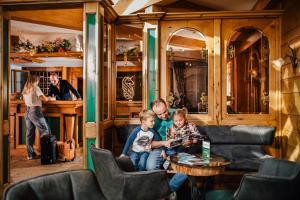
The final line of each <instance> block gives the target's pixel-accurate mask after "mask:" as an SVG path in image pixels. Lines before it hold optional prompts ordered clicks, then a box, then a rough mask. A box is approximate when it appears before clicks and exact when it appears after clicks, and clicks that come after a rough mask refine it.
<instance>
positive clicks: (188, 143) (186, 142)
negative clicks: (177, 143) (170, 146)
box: [182, 140, 192, 147]
mask: <svg viewBox="0 0 300 200" xmlns="http://www.w3.org/2000/svg"><path fill="white" fill-rule="evenodd" d="M191 144H192V141H191V140H187V141H185V143H183V144H182V145H183V146H185V147H188V146H190V145H191Z"/></svg>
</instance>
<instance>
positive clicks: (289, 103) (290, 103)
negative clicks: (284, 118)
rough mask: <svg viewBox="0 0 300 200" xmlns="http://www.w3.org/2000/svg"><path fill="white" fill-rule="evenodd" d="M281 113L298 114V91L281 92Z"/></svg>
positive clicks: (299, 107)
mask: <svg viewBox="0 0 300 200" xmlns="http://www.w3.org/2000/svg"><path fill="white" fill-rule="evenodd" d="M282 114H290V115H298V116H299V115H300V95H299V93H286V94H282Z"/></svg>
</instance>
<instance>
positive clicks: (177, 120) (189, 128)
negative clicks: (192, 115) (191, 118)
mask: <svg viewBox="0 0 300 200" xmlns="http://www.w3.org/2000/svg"><path fill="white" fill-rule="evenodd" d="M186 115H187V110H186V109H185V108H183V109H177V110H176V111H175V112H174V113H173V124H172V126H171V127H170V128H169V129H168V131H167V137H166V140H170V139H173V140H174V142H172V143H173V144H172V143H171V148H167V149H166V151H163V153H162V155H163V157H164V158H166V157H167V155H169V156H173V155H175V154H176V153H178V152H188V153H197V152H199V153H200V152H201V147H200V146H197V145H196V144H197V143H198V139H200V138H201V137H202V136H201V134H200V133H199V131H198V129H197V127H196V126H195V124H194V123H191V122H188V120H187V117H186ZM176 141H177V143H176ZM166 154H167V155H166Z"/></svg>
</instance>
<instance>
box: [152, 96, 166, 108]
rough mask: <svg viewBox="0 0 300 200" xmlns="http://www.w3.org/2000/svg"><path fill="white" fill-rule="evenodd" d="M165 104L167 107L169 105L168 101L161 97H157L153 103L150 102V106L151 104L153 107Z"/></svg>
mask: <svg viewBox="0 0 300 200" xmlns="http://www.w3.org/2000/svg"><path fill="white" fill-rule="evenodd" d="M161 103H162V104H164V105H165V106H166V107H167V103H166V102H165V100H163V99H161V98H157V99H154V100H153V101H152V102H151V103H150V106H151V109H153V107H154V106H157V105H159V104H161Z"/></svg>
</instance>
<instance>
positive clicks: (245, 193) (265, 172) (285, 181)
mask: <svg viewBox="0 0 300 200" xmlns="http://www.w3.org/2000/svg"><path fill="white" fill-rule="evenodd" d="M299 188H300V164H299V163H296V162H290V161H287V160H279V159H275V158H269V159H266V160H265V161H264V162H263V163H262V164H261V166H260V168H259V170H258V172H257V173H256V174H248V175H244V176H243V178H242V180H241V183H240V186H239V188H238V189H237V190H236V192H235V193H234V195H233V192H231V191H218V190H216V191H210V192H208V193H207V194H206V199H207V200H221V199H222V200H229V199H235V200H257V199H263V200H282V199H284V200H295V199H300V190H299Z"/></svg>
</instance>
